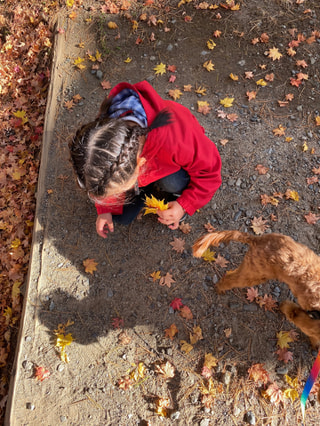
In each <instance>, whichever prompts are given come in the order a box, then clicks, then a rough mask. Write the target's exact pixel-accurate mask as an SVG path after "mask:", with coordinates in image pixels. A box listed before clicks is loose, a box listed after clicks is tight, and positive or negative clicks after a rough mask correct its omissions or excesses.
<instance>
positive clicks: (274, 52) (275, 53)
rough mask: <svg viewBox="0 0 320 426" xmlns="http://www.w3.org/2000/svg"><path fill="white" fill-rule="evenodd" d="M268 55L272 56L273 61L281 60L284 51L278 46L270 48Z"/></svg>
mask: <svg viewBox="0 0 320 426" xmlns="http://www.w3.org/2000/svg"><path fill="white" fill-rule="evenodd" d="M268 57H269V58H271V59H272V60H273V61H275V60H279V59H280V58H281V57H282V53H280V52H279V49H278V48H277V47H272V48H271V49H269V50H268Z"/></svg>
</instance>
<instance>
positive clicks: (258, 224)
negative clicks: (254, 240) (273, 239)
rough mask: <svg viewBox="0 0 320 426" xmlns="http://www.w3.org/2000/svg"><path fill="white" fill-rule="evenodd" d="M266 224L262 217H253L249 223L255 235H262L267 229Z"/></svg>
mask: <svg viewBox="0 0 320 426" xmlns="http://www.w3.org/2000/svg"><path fill="white" fill-rule="evenodd" d="M267 222H268V221H267V220H264V219H263V217H262V216H260V217H258V218H257V217H254V218H253V219H252V221H251V223H252V226H251V228H252V229H253V232H254V233H255V234H256V235H262V234H263V233H264V232H265V230H266V229H267V228H269V225H267Z"/></svg>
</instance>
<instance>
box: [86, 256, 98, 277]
mask: <svg viewBox="0 0 320 426" xmlns="http://www.w3.org/2000/svg"><path fill="white" fill-rule="evenodd" d="M82 263H83V266H84V270H85V272H87V273H89V274H93V272H94V271H96V270H97V268H96V266H97V265H98V263H97V262H95V261H94V259H86V260H84V261H83V262H82Z"/></svg>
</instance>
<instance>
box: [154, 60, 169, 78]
mask: <svg viewBox="0 0 320 426" xmlns="http://www.w3.org/2000/svg"><path fill="white" fill-rule="evenodd" d="M153 70H154V71H155V74H156V75H158V74H160V75H163V74H165V73H166V65H165V64H163V63H162V62H161V63H160V64H159V65H157V66H156V67H154V68H153Z"/></svg>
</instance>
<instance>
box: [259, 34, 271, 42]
mask: <svg viewBox="0 0 320 426" xmlns="http://www.w3.org/2000/svg"><path fill="white" fill-rule="evenodd" d="M260 41H261V43H268V42H269V36H268V34H267V33H262V34H261V36H260Z"/></svg>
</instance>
